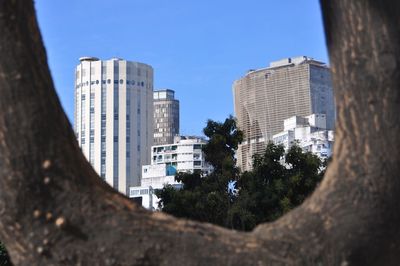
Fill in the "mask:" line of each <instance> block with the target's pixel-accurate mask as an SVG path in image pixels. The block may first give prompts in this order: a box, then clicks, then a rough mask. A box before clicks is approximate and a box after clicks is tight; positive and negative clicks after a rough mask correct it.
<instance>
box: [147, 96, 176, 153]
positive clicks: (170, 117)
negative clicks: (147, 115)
mask: <svg viewBox="0 0 400 266" xmlns="http://www.w3.org/2000/svg"><path fill="white" fill-rule="evenodd" d="M153 95H154V98H153V99H154V145H163V144H171V143H173V142H174V137H175V136H177V135H179V101H178V100H177V99H175V92H174V91H173V90H168V89H162V90H157V91H154V94H153Z"/></svg>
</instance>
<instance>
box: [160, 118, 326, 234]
mask: <svg viewBox="0 0 400 266" xmlns="http://www.w3.org/2000/svg"><path fill="white" fill-rule="evenodd" d="M204 133H205V134H206V136H207V137H208V138H209V142H208V144H207V145H206V146H205V147H204V148H203V151H204V153H205V156H206V160H207V161H208V162H209V163H210V164H211V165H212V166H213V167H214V172H213V173H211V174H209V175H206V176H203V175H202V173H200V172H195V173H179V174H177V176H176V180H177V181H180V182H181V183H182V184H183V187H182V189H181V190H175V189H174V188H172V186H166V187H164V188H163V189H162V190H160V191H158V192H156V193H157V196H158V197H159V198H160V207H161V208H162V211H165V212H167V213H170V214H172V215H175V216H178V217H185V218H189V219H194V220H198V221H202V222H210V223H214V224H217V225H220V226H225V227H228V228H232V229H237V230H245V231H247V230H251V229H253V228H254V227H255V226H256V225H257V224H259V223H262V222H266V221H273V220H275V219H277V218H278V217H280V216H281V215H283V214H284V213H286V212H288V211H289V210H291V209H293V208H294V207H296V206H298V205H299V204H301V203H302V202H303V201H304V199H305V198H306V197H307V196H308V195H309V194H310V193H311V192H312V191H313V190H314V189H315V187H316V186H317V184H318V183H319V182H320V181H321V179H322V177H323V174H324V172H323V169H324V165H323V162H321V160H320V159H319V158H318V157H317V156H315V155H313V154H311V153H309V152H303V151H302V149H301V148H300V147H298V146H293V147H292V148H290V149H289V151H288V153H287V154H285V151H284V148H283V147H282V146H278V145H274V144H273V143H269V144H268V145H267V147H266V150H265V152H264V154H262V155H258V156H255V157H254V160H253V170H252V171H248V172H244V173H242V174H239V171H238V169H237V167H236V166H235V157H234V154H235V150H236V149H237V146H238V144H239V143H240V142H241V141H242V136H243V135H242V132H241V131H239V130H238V129H237V128H236V123H235V120H234V119H233V118H232V117H229V118H227V119H226V120H225V122H224V123H219V122H215V121H211V120H209V121H208V122H207V126H206V128H205V129H204ZM325 163H326V162H325ZM232 181H236V187H237V189H238V193H229V192H228V183H229V182H232Z"/></svg>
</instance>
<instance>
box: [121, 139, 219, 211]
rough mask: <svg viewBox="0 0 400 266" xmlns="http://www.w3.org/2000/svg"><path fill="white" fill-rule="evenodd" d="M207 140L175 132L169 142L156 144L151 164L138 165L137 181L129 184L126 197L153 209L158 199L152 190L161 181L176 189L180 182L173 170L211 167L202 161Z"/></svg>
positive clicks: (162, 184)
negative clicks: (140, 166) (140, 168)
mask: <svg viewBox="0 0 400 266" xmlns="http://www.w3.org/2000/svg"><path fill="white" fill-rule="evenodd" d="M206 143H207V142H206V141H205V140H204V139H203V138H199V137H184V136H176V137H175V138H174V143H173V144H166V145H156V146H153V147H152V151H151V165H144V166H143V167H142V179H141V185H140V186H136V187H131V188H130V192H129V197H130V198H134V199H136V200H138V202H140V203H141V204H142V206H143V207H145V208H147V209H151V210H155V209H157V206H158V202H159V199H158V198H157V197H156V195H155V194H154V191H155V190H157V189H162V188H163V187H164V185H165V184H170V185H172V186H174V187H175V188H177V189H179V188H180V187H181V186H182V184H180V183H178V182H176V181H175V174H176V173H177V172H190V173H193V172H194V171H195V170H200V171H202V172H203V173H210V172H211V171H212V167H211V166H210V165H209V164H208V163H207V162H206V161H205V158H204V153H203V152H202V146H203V145H205V144H206Z"/></svg>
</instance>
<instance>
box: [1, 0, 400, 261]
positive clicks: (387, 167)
mask: <svg viewBox="0 0 400 266" xmlns="http://www.w3.org/2000/svg"><path fill="white" fill-rule="evenodd" d="M322 10H323V15H324V21H325V29H326V33H327V43H328V48H329V52H330V58H331V65H332V73H333V83H334V87H335V95H336V96H335V97H336V102H337V108H338V122H337V125H336V143H335V147H334V158H333V161H332V163H331V164H330V167H329V169H328V170H327V173H326V176H325V179H324V181H323V182H322V184H321V185H320V186H319V188H318V189H317V190H316V192H315V193H314V194H313V195H312V197H311V198H309V199H308V200H306V202H305V203H304V204H303V205H302V206H300V207H299V208H297V209H295V210H294V211H292V212H290V213H289V214H287V215H285V216H284V217H282V218H281V219H279V220H278V221H276V222H274V223H271V224H264V225H260V226H259V227H257V228H256V229H255V230H254V231H253V232H251V233H241V232H236V231H229V230H225V229H222V228H219V227H216V226H213V225H210V224H201V223H196V222H191V221H186V220H183V219H176V218H173V217H170V216H167V215H165V214H161V213H150V212H147V211H144V210H142V209H141V208H139V207H137V206H136V205H135V204H134V203H132V202H131V201H129V200H128V199H127V198H126V197H124V196H122V195H120V194H118V193H117V192H115V191H113V190H112V189H111V188H109V187H108V185H106V184H105V183H103V182H102V181H101V179H100V178H98V176H97V175H96V173H95V172H94V171H93V169H92V168H91V167H90V165H89V163H87V162H86V160H85V159H84V157H83V155H82V154H81V152H80V150H79V147H78V145H77V142H76V140H75V137H74V134H73V131H72V129H71V126H70V124H69V122H68V120H67V118H66V116H65V114H64V112H63V110H62V108H61V106H60V103H59V100H58V98H57V95H56V93H55V90H54V86H53V83H52V80H51V77H50V72H49V69H48V66H47V59H46V54H45V49H44V47H43V44H42V40H41V36H40V33H39V29H38V26H37V22H36V18H35V12H34V8H33V4H32V1H28V0H0V239H2V241H4V243H5V244H6V246H7V249H8V251H9V252H10V255H11V258H12V261H13V263H14V264H15V265H299V264H305V265H310V264H311V265H312V264H317V265H395V264H398V263H399V261H400V247H399V244H400V243H399V242H400V230H398V225H399V224H400V212H399V211H398V210H399V206H398V205H399V204H398V202H400V184H399V182H400V180H399V178H398V173H399V170H400V169H399V165H400V154H399V147H400V143H399V142H400V138H399V137H398V135H399V133H400V128H399V127H400V116H399V115H398V111H399V110H400V108H399V107H400V97H399V87H400V86H399V85H400V84H399V83H400V82H399V81H400V80H399V78H400V77H399V75H400V69H399V58H400V56H399V53H400V47H399V45H400V42H399V36H400V32H399V30H400V25H399V24H400V20H398V16H399V15H400V3H398V1H394V0H393V1H389V0H380V1H374V0H365V1H363V0H358V1H346V0H336V1H328V0H326V1H322Z"/></svg>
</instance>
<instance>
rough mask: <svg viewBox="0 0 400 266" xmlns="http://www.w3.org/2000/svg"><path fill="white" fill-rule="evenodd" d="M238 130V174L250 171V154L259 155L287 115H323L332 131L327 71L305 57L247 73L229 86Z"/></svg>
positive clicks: (331, 94)
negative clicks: (242, 136)
mask: <svg viewBox="0 0 400 266" xmlns="http://www.w3.org/2000/svg"><path fill="white" fill-rule="evenodd" d="M233 96H234V108H235V116H236V118H237V123H238V127H239V128H240V129H241V130H242V131H243V133H244V139H243V142H242V143H241V144H240V145H239V147H238V151H237V162H238V166H239V167H240V168H241V170H242V171H246V170H250V169H251V168H252V157H253V155H254V154H261V153H263V151H264V149H265V148H266V144H267V142H268V141H272V137H273V135H274V134H277V133H279V132H281V131H282V130H283V121H284V120H285V119H287V118H289V117H291V116H296V115H297V116H308V115H311V114H313V113H318V114H325V115H326V124H327V129H333V128H334V122H335V105H334V98H333V91H332V83H331V75H330V70H329V68H328V67H327V66H326V64H324V63H322V62H319V61H316V60H314V59H312V58H309V57H305V56H302V57H295V58H286V59H283V60H280V61H276V62H272V63H271V64H270V66H269V67H267V68H263V69H258V70H250V71H249V72H248V73H247V74H246V75H245V76H244V77H242V78H241V79H239V80H236V81H235V82H234V84H233Z"/></svg>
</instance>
